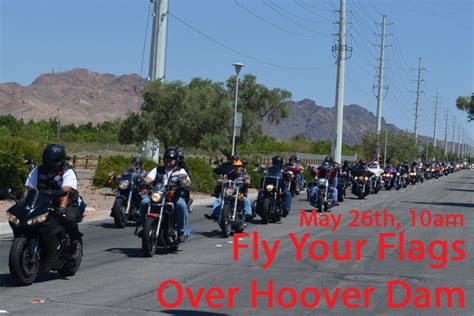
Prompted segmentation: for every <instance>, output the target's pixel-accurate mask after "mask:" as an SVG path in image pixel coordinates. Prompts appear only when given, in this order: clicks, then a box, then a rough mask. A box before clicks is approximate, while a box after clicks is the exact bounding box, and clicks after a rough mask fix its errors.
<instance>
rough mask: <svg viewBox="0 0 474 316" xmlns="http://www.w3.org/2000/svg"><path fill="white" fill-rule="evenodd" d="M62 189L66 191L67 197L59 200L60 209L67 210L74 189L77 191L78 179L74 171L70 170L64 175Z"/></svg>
mask: <svg viewBox="0 0 474 316" xmlns="http://www.w3.org/2000/svg"><path fill="white" fill-rule="evenodd" d="M61 189H62V190H63V191H66V192H67V195H65V196H62V197H60V198H59V207H61V208H66V207H67V205H68V202H69V195H70V194H71V191H72V190H73V189H74V190H77V177H76V174H75V173H74V171H72V169H69V170H68V171H66V173H64V175H63V182H62V186H61Z"/></svg>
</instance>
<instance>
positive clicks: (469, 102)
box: [456, 93, 474, 121]
mask: <svg viewBox="0 0 474 316" xmlns="http://www.w3.org/2000/svg"><path fill="white" fill-rule="evenodd" d="M456 107H457V108H458V109H459V110H462V111H464V112H466V113H467V118H468V119H469V121H472V120H474V93H472V94H471V97H470V98H469V97H458V98H457V99H456Z"/></svg>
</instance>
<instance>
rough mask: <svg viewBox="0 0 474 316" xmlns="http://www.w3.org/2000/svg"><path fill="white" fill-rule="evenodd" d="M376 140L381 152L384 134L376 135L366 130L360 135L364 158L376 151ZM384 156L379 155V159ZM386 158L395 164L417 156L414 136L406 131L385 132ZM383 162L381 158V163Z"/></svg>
mask: <svg viewBox="0 0 474 316" xmlns="http://www.w3.org/2000/svg"><path fill="white" fill-rule="evenodd" d="M377 140H378V141H379V142H380V148H381V154H382V155H383V152H384V147H385V135H384V134H383V135H382V134H381V135H379V136H378V137H377V135H376V134H374V133H372V132H367V133H366V134H364V136H363V137H362V144H361V147H362V152H363V154H364V157H365V158H372V157H373V156H374V155H375V153H376V152H377ZM383 158H385V157H383V156H381V159H383ZM387 158H390V159H391V161H392V163H394V164H397V163H399V162H401V161H403V160H409V161H410V160H415V159H417V158H419V152H418V149H417V147H416V144H415V138H414V137H413V135H412V134H410V133H409V132H408V131H403V132H394V131H388V133H387ZM384 163H385V162H384V161H382V160H381V165H383V164H384Z"/></svg>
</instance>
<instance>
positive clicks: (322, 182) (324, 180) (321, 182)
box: [319, 179, 327, 185]
mask: <svg viewBox="0 0 474 316" xmlns="http://www.w3.org/2000/svg"><path fill="white" fill-rule="evenodd" d="M326 181H327V180H326V179H319V185H326Z"/></svg>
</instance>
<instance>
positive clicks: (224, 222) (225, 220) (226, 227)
mask: <svg viewBox="0 0 474 316" xmlns="http://www.w3.org/2000/svg"><path fill="white" fill-rule="evenodd" d="M230 214H232V209H231V207H230V205H229V204H225V205H224V207H223V208H222V214H221V220H220V222H219V226H220V228H221V232H222V237H223V238H228V237H229V236H230V234H231V232H232V225H231V223H230Z"/></svg>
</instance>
